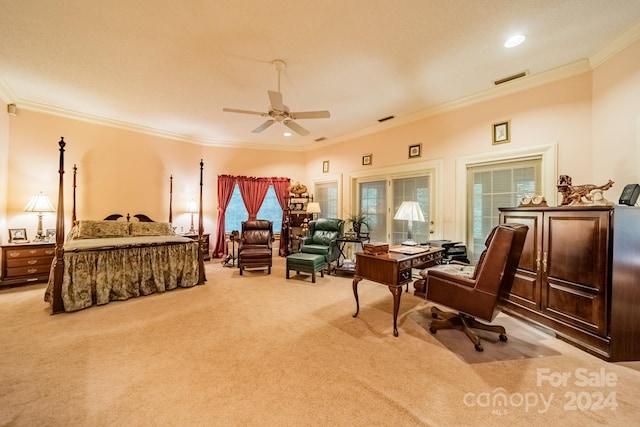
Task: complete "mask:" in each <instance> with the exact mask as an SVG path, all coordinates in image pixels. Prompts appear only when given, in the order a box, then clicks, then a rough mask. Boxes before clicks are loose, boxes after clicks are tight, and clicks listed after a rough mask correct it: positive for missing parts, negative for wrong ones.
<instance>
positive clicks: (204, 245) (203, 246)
mask: <svg viewBox="0 0 640 427" xmlns="http://www.w3.org/2000/svg"><path fill="white" fill-rule="evenodd" d="M183 236H184V237H188V238H190V239H193V240H198V235H197V234H183ZM200 250H201V251H202V253H203V254H204V257H203V259H204V260H205V261H209V260H210V259H211V254H210V252H209V234H202V242H200Z"/></svg>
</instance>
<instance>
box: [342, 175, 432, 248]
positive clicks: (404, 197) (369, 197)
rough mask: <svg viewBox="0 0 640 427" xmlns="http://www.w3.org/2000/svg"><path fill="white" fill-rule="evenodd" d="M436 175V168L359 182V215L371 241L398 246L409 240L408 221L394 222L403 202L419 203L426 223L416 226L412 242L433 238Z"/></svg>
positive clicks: (415, 223) (413, 228)
mask: <svg viewBox="0 0 640 427" xmlns="http://www.w3.org/2000/svg"><path fill="white" fill-rule="evenodd" d="M435 173H436V169H435V168H434V169H427V168H423V169H421V170H416V171H413V172H411V173H407V172H404V171H402V172H400V171H395V170H393V171H390V172H389V173H388V174H387V175H385V176H379V177H375V178H374V177H372V178H367V177H363V178H359V179H357V183H358V186H357V193H358V194H357V206H358V209H359V210H358V212H362V213H364V214H365V215H366V217H367V223H368V225H369V232H370V233H371V234H370V237H371V241H376V242H390V244H393V245H397V244H400V243H402V242H404V241H406V240H407V234H408V233H407V232H408V230H409V224H408V221H406V220H395V219H393V217H394V215H395V213H396V211H397V210H398V208H399V207H400V205H401V204H402V202H404V201H414V202H418V204H419V205H420V207H421V209H422V213H423V215H424V218H425V222H418V221H414V222H413V224H412V225H413V227H412V238H413V240H415V241H416V242H418V243H424V242H426V241H427V240H430V239H432V238H434V237H432V234H431V232H432V231H433V230H434V229H435V225H433V222H432V221H433V218H434V214H433V211H434V202H433V198H434V192H433V191H432V190H431V187H432V185H433V176H434V174H435ZM353 213H356V212H353Z"/></svg>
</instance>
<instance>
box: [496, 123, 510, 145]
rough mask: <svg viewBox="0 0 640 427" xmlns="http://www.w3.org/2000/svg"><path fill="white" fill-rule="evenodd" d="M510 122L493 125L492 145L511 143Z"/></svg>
mask: <svg viewBox="0 0 640 427" xmlns="http://www.w3.org/2000/svg"><path fill="white" fill-rule="evenodd" d="M510 127H511V124H510V121H506V122H500V123H494V124H493V144H494V145H495V144H504V143H505V142H509V141H511V129H510Z"/></svg>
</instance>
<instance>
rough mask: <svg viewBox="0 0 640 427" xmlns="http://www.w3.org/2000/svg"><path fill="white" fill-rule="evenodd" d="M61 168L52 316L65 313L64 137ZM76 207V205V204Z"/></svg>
mask: <svg viewBox="0 0 640 427" xmlns="http://www.w3.org/2000/svg"><path fill="white" fill-rule="evenodd" d="M58 145H59V146H60V167H59V169H58V175H59V176H60V183H59V186H58V212H57V217H56V250H55V257H54V259H53V295H52V297H53V298H52V303H51V314H57V313H62V312H64V303H63V302H62V279H63V275H64V146H65V145H66V143H65V142H64V137H60V142H58ZM74 205H75V203H74Z"/></svg>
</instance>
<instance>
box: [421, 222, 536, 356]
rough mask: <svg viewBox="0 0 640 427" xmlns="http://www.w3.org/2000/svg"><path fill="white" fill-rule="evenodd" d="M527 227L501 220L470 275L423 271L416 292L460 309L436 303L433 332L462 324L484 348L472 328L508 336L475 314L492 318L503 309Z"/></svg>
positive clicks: (502, 338)
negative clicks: (440, 305) (448, 310)
mask: <svg viewBox="0 0 640 427" xmlns="http://www.w3.org/2000/svg"><path fill="white" fill-rule="evenodd" d="M528 229H529V228H528V227H527V226H526V225H523V224H502V225H499V226H497V227H496V228H494V229H493V230H492V231H491V233H490V234H489V237H487V240H486V242H485V246H486V249H485V250H484V251H483V252H482V254H481V255H480V259H479V260H478V263H477V264H476V267H475V269H474V270H473V274H472V275H470V276H468V275H464V274H456V273H455V272H453V273H452V272H446V271H444V269H443V270H442V271H439V270H438V268H434V269H425V270H423V271H422V272H420V275H421V276H422V277H424V280H417V281H416V282H415V283H414V287H415V293H414V295H416V296H421V297H423V298H426V299H427V300H429V301H432V302H434V303H436V304H442V305H445V306H447V307H450V308H452V309H455V310H458V313H450V312H445V311H442V310H440V309H439V308H437V307H435V306H433V307H432V308H431V316H432V317H433V318H434V320H432V321H431V324H430V327H429V331H431V333H433V334H435V333H436V332H437V331H438V329H449V328H461V329H462V330H463V331H464V333H465V334H466V335H467V336H468V337H469V339H470V340H471V341H472V342H473V344H474V345H475V348H476V350H477V351H482V350H483V348H482V344H481V343H480V338H479V337H478V336H477V335H476V334H475V333H474V332H473V331H472V328H473V329H480V330H486V331H491V332H495V333H498V334H499V338H500V340H501V341H506V340H507V335H506V331H505V329H504V327H503V326H499V325H489V324H485V323H483V322H480V321H478V320H476V317H478V318H480V319H482V320H485V321H487V322H492V321H493V319H494V318H495V317H496V316H497V315H498V313H499V312H500V310H501V309H502V305H503V304H502V302H503V301H504V300H505V299H506V298H507V297H508V295H509V292H510V291H511V285H512V284H513V279H514V277H515V272H516V268H517V267H518V263H519V262H520V255H522V248H523V246H524V241H525V238H526V236H527V231H528Z"/></svg>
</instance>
